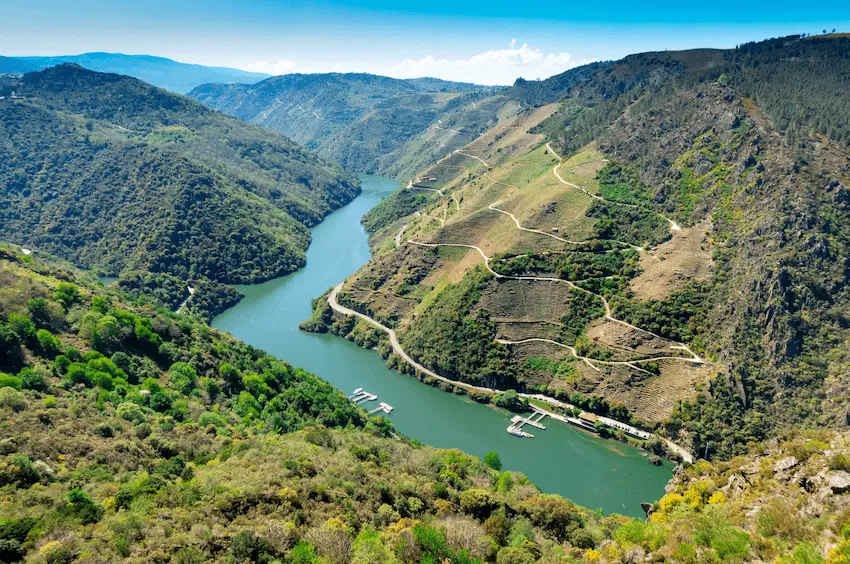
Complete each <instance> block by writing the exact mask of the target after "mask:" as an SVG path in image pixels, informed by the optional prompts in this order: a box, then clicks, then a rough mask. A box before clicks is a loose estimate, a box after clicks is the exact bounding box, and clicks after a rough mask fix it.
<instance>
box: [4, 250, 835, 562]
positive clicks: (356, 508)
mask: <svg viewBox="0 0 850 564" xmlns="http://www.w3.org/2000/svg"><path fill="white" fill-rule="evenodd" d="M0 279H2V286H0V287H1V288H2V293H0V347H2V353H3V354H2V356H0V487H2V489H3V495H4V505H3V507H4V511H3V516H2V518H0V557H2V559H3V561H5V562H16V561H20V560H24V561H39V562H41V561H46V562H54V563H55V562H71V561H74V562H82V563H94V562H109V561H116V560H125V561H129V562H151V561H155V562H168V561H178V562H233V561H239V562H243V561H246V560H247V561H252V562H272V561H285V562H309V563H315V564H318V563H319V562H338V563H347V562H352V563H369V564H374V563H379V562H382V563H398V562H413V563H415V562H421V563H427V562H435V561H440V562H454V563H470V564H472V563H481V562H496V563H498V564H504V563H506V562H522V563H533V562H570V561H582V562H598V561H600V560H602V561H608V562H622V561H630V562H634V561H641V560H643V559H644V558H648V559H651V560H652V561H671V562H694V561H770V560H774V559H776V558H788V559H793V560H792V561H796V562H823V561H824V559H825V557H828V558H829V559H830V560H828V561H829V562H841V561H842V560H840V558H841V557H842V556H845V557H846V555H847V553H848V550H850V549H848V547H850V541H848V540H847V537H848V531H847V530H846V529H847V527H846V521H847V514H848V513H847V512H848V510H850V509H848V507H850V493H848V490H850V474H847V470H848V468H850V463H848V460H850V440H849V439H848V437H847V436H846V433H845V434H843V435H831V434H826V433H820V434H803V435H800V436H793V437H788V439H787V440H786V441H783V442H778V441H777V442H774V443H772V444H769V445H763V446H762V447H761V448H760V449H759V452H758V453H755V454H754V455H753V457H752V458H747V459H745V458H738V459H735V460H733V461H732V462H731V463H722V464H715V465H710V464H708V463H704V462H701V463H699V464H697V465H694V466H693V467H690V468H688V469H685V470H680V471H679V472H678V473H677V475H676V476H675V477H674V479H673V481H672V482H671V483H670V485H669V486H668V493H667V495H665V496H664V497H663V498H662V499H661V500H659V501H658V502H657V503H655V504H651V503H647V504H646V508H647V511H648V512H649V514H650V517H649V520H648V521H644V520H638V519H630V518H624V517H620V516H617V515H610V516H604V515H600V514H599V513H598V512H595V511H591V510H589V509H586V508H583V507H579V506H576V505H574V504H573V503H571V502H569V501H567V500H565V499H563V498H561V497H559V496H555V495H546V494H543V493H541V492H540V491H539V490H538V489H537V488H536V487H534V485H533V484H531V483H529V482H528V480H527V478H525V477H524V476H522V475H521V474H517V473H513V472H510V471H504V472H502V471H500V470H501V467H500V466H501V464H500V462H499V459H498V456H497V455H496V456H494V455H488V457H487V458H486V459H485V460H486V462H487V464H484V463H482V462H481V461H480V460H479V459H477V458H475V457H471V456H469V455H466V454H464V453H462V452H459V451H457V450H440V449H434V448H431V447H427V446H423V445H421V444H419V443H417V442H416V441H412V440H408V439H406V438H404V437H397V436H395V434H394V432H393V429H392V426H391V424H390V423H389V422H388V421H387V420H386V419H383V418H376V417H370V416H368V415H367V414H366V413H365V411H364V410H362V409H361V408H359V407H357V406H356V405H354V404H352V403H351V402H350V401H349V400H347V399H346V398H345V396H344V395H343V394H342V393H340V392H339V391H338V390H335V389H333V388H332V387H331V386H329V385H328V384H327V383H325V382H323V381H321V380H320V379H319V378H317V377H315V376H313V375H311V374H308V373H306V372H304V371H303V370H300V369H298V368H295V367H292V366H289V365H288V364H286V363H284V362H281V361H279V360H277V359H274V358H272V357H270V356H269V355H267V354H265V353H263V352H262V351H259V350H257V349H254V348H252V347H249V346H247V345H245V344H244V343H241V342H239V341H236V340H235V339H233V338H232V337H230V336H228V335H226V334H222V333H219V332H218V331H215V330H213V329H210V328H209V327H208V326H206V325H203V324H201V323H198V322H197V321H195V320H193V319H191V318H187V317H185V316H182V315H179V314H174V313H171V312H168V311H163V310H157V309H156V308H153V307H151V306H150V305H149V304H145V303H136V304H135V305H132V304H131V303H130V301H128V300H127V297H126V296H125V295H124V294H123V293H121V292H120V291H117V290H116V289H114V288H103V286H101V285H100V284H98V283H97V282H93V281H92V280H91V279H90V278H88V277H87V276H85V275H83V274H82V273H80V272H77V271H75V270H74V269H72V268H67V267H64V266H62V265H59V264H56V263H54V262H53V261H51V260H48V259H44V258H42V257H33V256H32V255H24V254H22V253H21V252H20V249H19V248H12V247H8V246H5V245H4V246H0ZM390 437H393V438H390ZM393 439H395V440H393ZM648 501H649V500H648Z"/></svg>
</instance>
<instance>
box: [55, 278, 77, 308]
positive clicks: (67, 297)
mask: <svg viewBox="0 0 850 564" xmlns="http://www.w3.org/2000/svg"><path fill="white" fill-rule="evenodd" d="M53 299H55V300H56V301H57V302H59V303H60V304H62V305H63V306H65V309H67V308H68V307H70V306H72V305H74V304H75V303H77V302H78V301H79V300H80V289H79V288H77V287H76V286H75V285H73V284H68V283H67V282H60V283H59V285H58V286H57V287H56V293H55V294H54V295H53Z"/></svg>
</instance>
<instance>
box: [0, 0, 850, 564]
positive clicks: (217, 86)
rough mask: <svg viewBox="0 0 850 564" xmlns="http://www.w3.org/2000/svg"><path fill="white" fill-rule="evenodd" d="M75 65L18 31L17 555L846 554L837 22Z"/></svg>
mask: <svg viewBox="0 0 850 564" xmlns="http://www.w3.org/2000/svg"><path fill="white" fill-rule="evenodd" d="M209 8H210V9H211V10H215V9H216V7H215V6H210V7H209ZM268 8H269V9H271V7H268ZM230 23H232V24H233V25H234V26H235V28H238V27H239V25H238V22H236V21H235V20H234V21H231V22H230ZM347 31H348V32H351V33H355V31H356V30H355V29H354V27H352V28H351V29H348V30H347ZM251 37H252V41H253V40H255V39H258V37H259V36H256V37H255V36H251ZM408 38H409V39H410V40H411V44H412V43H413V42H414V41H413V40H414V39H415V37H414V36H408ZM293 40H294V39H293V38H288V39H287V41H293ZM334 45H335V43H334V42H332V41H331V42H328V43H327V44H326V45H325V48H326V49H328V50H329V51H330V50H333V48H334ZM621 55H622V54H621ZM621 55H620V56H621ZM514 57H519V58H514ZM59 59H62V57H59V58H57V60H56V62H60V63H62V64H59V65H58V66H49V63H50V61H52V59H50V58H49V57H48V58H26V57H24V58H9V57H2V58H0V71H2V69H4V68H7V67H8V68H11V69H12V70H13V72H12V74H0V151H2V155H3V158H0V499H2V507H3V508H4V511H3V515H2V516H1V517H0V562H10V563H12V562H21V561H22V562H37V563H39V564H41V563H45V564H70V563H71V562H83V563H87V564H88V563H91V564H101V563H105V562H112V561H119V560H121V561H125V562H139V563H141V562H155V563H158V564H160V563H161V564H165V563H167V562H178V563H182V564H194V563H198V562H206V561H215V562H227V563H234V562H239V563H242V562H258V563H264V564H273V563H276V562H281V563H286V564H289V563H292V564H296V563H300V564H366V563H369V564H372V563H377V562H382V563H386V564H400V563H402V562H405V563H406V562H420V563H423V564H426V563H432V564H433V563H436V562H441V563H446V564H448V563H452V564H473V563H484V562H493V563H494V564H533V563H536V562H541V563H544V562H545V563H549V562H552V563H554V562H583V563H588V564H589V563H596V562H612V563H613V562H620V563H624V562H645V561H655V562H662V561H664V562H666V561H670V562H686V563H694V562H727V561H728V562H796V563H806V564H808V563H812V564H838V563H840V562H844V561H847V560H848V559H850V526H848V522H850V436H848V432H847V426H848V422H850V394H848V389H850V387H848V384H849V383H848V374H850V371H848V367H850V306H848V304H850V284H848V282H850V267H848V259H847V257H848V256H850V191H848V190H850V188H848V187H850V149H848V143H850V111H848V109H847V108H848V107H850V106H847V104H846V103H845V102H846V93H847V91H848V87H850V70H848V69H850V36H848V35H846V34H841V33H828V32H827V31H826V30H824V31H823V33H822V34H815V35H809V34H795V35H790V36H782V37H777V38H774V39H768V40H764V41H759V42H751V43H740V44H738V45H736V46H735V47H734V48H731V47H730V48H722V49H720V48H717V49H714V48H712V49H691V50H685V51H676V50H669V49H666V50H664V51H655V52H645V53H638V54H634V55H628V56H626V57H623V58H621V59H617V60H610V61H600V62H590V63H587V64H579V65H578V66H575V67H572V64H569V65H567V62H569V60H570V56H569V55H568V54H566V53H561V54H555V53H548V54H545V53H543V52H540V51H537V50H534V49H530V48H529V47H528V46H527V45H525V44H523V45H522V47H521V48H515V44H514V41H512V42H511V44H510V48H508V49H503V50H491V51H488V52H487V53H484V54H481V55H477V56H474V57H472V58H471V59H468V60H465V59H464V60H462V59H457V60H454V61H451V60H448V59H436V58H434V57H430V56H429V57H425V58H423V59H420V60H414V59H405V61H404V63H403V64H402V65H401V66H399V67H395V68H396V69H397V70H398V69H403V68H406V69H408V70H405V71H398V72H399V73H402V72H403V73H405V74H403V75H406V76H410V74H407V73H408V72H409V69H410V68H417V66H421V65H425V66H426V68H439V69H443V70H442V71H441V72H440V74H439V76H448V75H449V74H452V73H451V72H450V71H447V70H446V69H452V68H453V69H455V70H457V69H458V68H467V67H469V68H470V69H472V68H473V67H474V66H475V65H479V64H484V63H486V64H487V65H493V67H494V68H496V67H498V66H500V65H505V64H507V65H508V66H510V65H519V66H526V67H527V66H528V65H543V66H544V67H545V66H547V65H552V64H557V65H563V66H560V67H559V68H560V69H563V68H567V69H568V70H566V71H563V72H560V74H556V75H554V76H551V77H549V78H545V79H540V80H524V79H522V78H519V79H516V80H515V81H514V82H513V84H512V86H492V87H483V86H479V85H476V84H472V83H470V82H466V80H467V77H466V76H465V74H466V73H460V74H457V73H455V74H456V76H461V75H463V78H462V80H463V81H461V82H455V81H451V80H446V79H442V78H412V79H411V78H390V77H384V76H378V75H374V74H369V73H366V72H357V73H339V72H325V73H315V74H311V73H309V72H297V73H290V74H284V75H281V76H275V77H270V78H264V77H259V76H254V75H253V74H251V73H250V72H244V71H235V70H234V69H228V68H224V67H202V66H198V65H195V66H192V65H182V64H180V63H175V62H174V61H173V60H170V59H164V58H161V57H150V56H146V55H130V56H125V55H114V54H108V53H86V54H84V55H80V56H78V57H77V59H76V60H77V61H79V62H80V63H84V64H86V65H89V66H91V65H97V64H104V65H107V66H109V68H120V69H127V71H126V72H128V73H130V74H141V73H153V74H150V77H151V79H150V80H152V81H153V80H156V81H163V82H157V83H158V84H162V85H164V86H166V87H167V88H170V89H172V90H179V91H187V90H189V85H191V87H192V88H191V91H189V92H188V95H187V96H183V95H180V94H175V93H173V92H168V91H166V90H165V89H163V88H159V87H156V86H153V85H151V84H148V83H145V82H142V81H141V80H139V79H137V78H131V77H130V76H123V75H120V74H109V73H102V72H96V71H94V70H91V69H89V68H83V66H79V65H77V64H73V63H68V62H62V61H59ZM589 60H591V59H589ZM482 61H483V62H484V63H482ZM4 65H5V66H4ZM27 65H30V66H32V68H31V69H30V68H29V67H28V66H27ZM38 65H44V66H46V67H47V68H43V69H41V67H38ZM116 65H117V66H116ZM295 65H296V63H295V62H294V61H289V60H287V59H284V60H281V61H280V62H279V63H268V62H267V61H259V62H256V63H245V65H244V66H245V68H250V69H271V68H275V69H277V68H287V69H290V70H291V69H292V68H295ZM298 68H299V70H300V68H301V67H298ZM333 68H335V69H336V68H342V67H338V66H334V67H333ZM17 69H24V70H33V71H34V72H27V73H26V74H23V75H21V74H19V72H18V70H17ZM38 69H41V70H38ZM511 72H514V71H511ZM146 76H147V75H146ZM470 76H471V74H470ZM514 76H517V75H516V74H514ZM206 77H209V80H211V81H212V82H209V83H204V84H200V81H201V80H206ZM252 77H253V78H257V79H260V78H264V79H263V80H260V81H259V82H256V83H255V84H250V83H241V82H240V81H241V80H250V79H252ZM175 78H176V79H179V80H178V81H177V82H173V80H175ZM166 80H167V81H168V82H167V83H166V82H165V81H166ZM611 439H616V440H611ZM665 459H669V460H665ZM674 464H675V468H674ZM671 474H672V477H671ZM591 508H595V509H591Z"/></svg>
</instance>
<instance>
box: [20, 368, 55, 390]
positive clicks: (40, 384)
mask: <svg viewBox="0 0 850 564" xmlns="http://www.w3.org/2000/svg"><path fill="white" fill-rule="evenodd" d="M46 372H47V371H46V370H45V369H44V367H42V366H36V367H35V368H24V369H23V370H21V371H20V372H19V373H18V377H20V379H21V387H22V388H23V389H25V390H35V391H37V392H44V391H46V390H47V387H48V386H47V376H48V374H46Z"/></svg>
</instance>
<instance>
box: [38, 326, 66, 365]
mask: <svg viewBox="0 0 850 564" xmlns="http://www.w3.org/2000/svg"><path fill="white" fill-rule="evenodd" d="M35 338H36V340H37V341H38V348H39V350H40V351H41V352H42V354H44V356H46V357H48V358H53V357H54V356H56V355H57V354H58V353H59V349H60V348H61V347H62V343H61V342H60V341H59V339H57V338H56V337H54V336H53V333H51V332H50V331H48V330H47V329H39V330H38V332H36V334H35Z"/></svg>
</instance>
